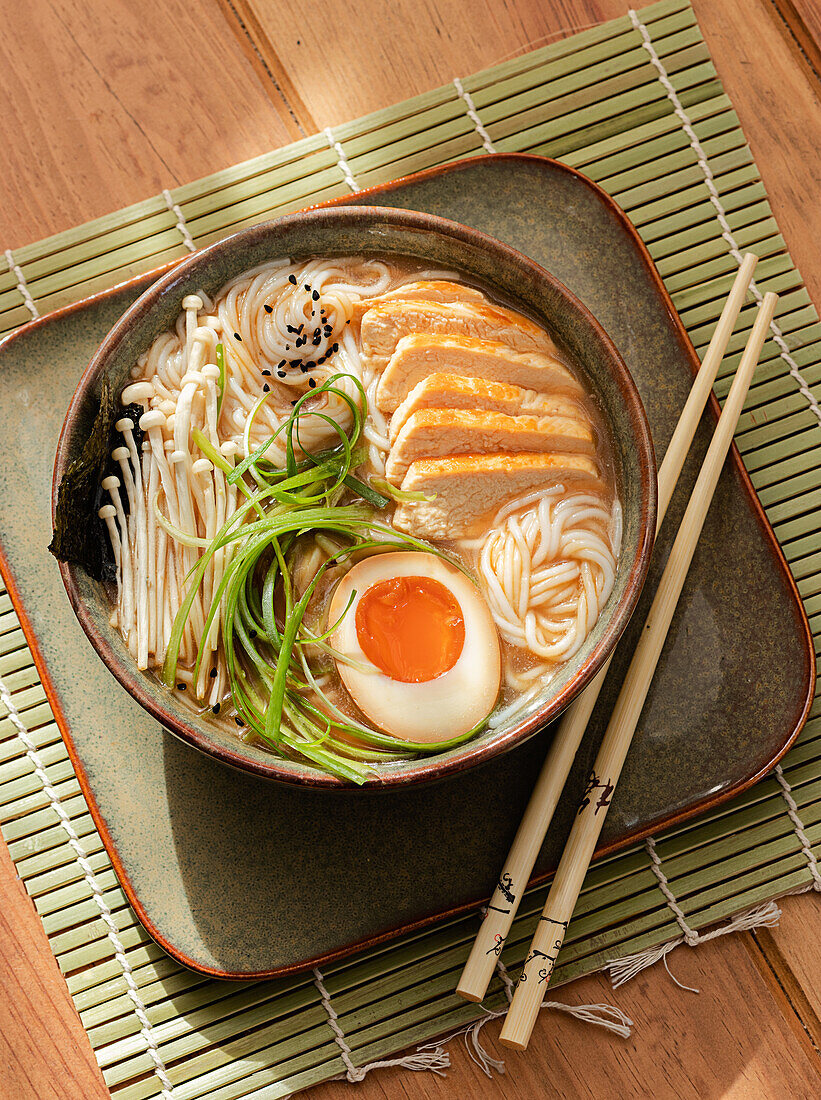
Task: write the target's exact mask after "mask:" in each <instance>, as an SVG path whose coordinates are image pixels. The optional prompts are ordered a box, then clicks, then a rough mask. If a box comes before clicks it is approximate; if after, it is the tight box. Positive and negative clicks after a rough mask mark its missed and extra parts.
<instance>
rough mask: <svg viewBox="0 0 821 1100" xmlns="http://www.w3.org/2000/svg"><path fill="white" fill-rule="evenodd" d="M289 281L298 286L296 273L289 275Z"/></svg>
mask: <svg viewBox="0 0 821 1100" xmlns="http://www.w3.org/2000/svg"><path fill="white" fill-rule="evenodd" d="M288 282H289V283H290V284H291V286H296V275H289V276H288Z"/></svg>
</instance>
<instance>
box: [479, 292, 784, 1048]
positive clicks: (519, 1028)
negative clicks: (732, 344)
mask: <svg viewBox="0 0 821 1100" xmlns="http://www.w3.org/2000/svg"><path fill="white" fill-rule="evenodd" d="M777 301H778V296H777V295H776V294H765V296H764V300H763V301H762V303H761V306H760V307H759V310H758V316H757V317H756V320H755V324H754V325H753V330H752V332H751V333H750V338H749V339H748V341H747V346H746V347H745V349H744V354H743V355H742V357H741V362H740V363H739V366H738V371H737V372H736V376H735V378H734V379H733V384H732V386H731V387H730V392H729V394H728V395H727V400H726V402H725V403H724V409H723V411H722V413H721V417H720V418H719V421H718V426H717V427H716V430H715V433H714V435H713V439H712V442H711V443H710V446H709V449H708V451H707V454H706V456H705V459H704V463H703V465H702V467H701V472H700V473H699V475H698V478H697V480H696V484H695V487H694V488H693V492H692V494H691V496H690V500H689V503H688V505H687V509H686V511H685V513H684V518H683V519H682V521H681V527H680V528H679V531H678V534H677V535H676V540H675V542H674V543H673V549H672V550H671V551H670V557H669V558H668V560H667V564H666V566H665V567H664V572H663V574H662V577H661V581H660V582H659V586H658V589H657V591H656V595H655V597H654V599H653V603H652V606H651V608H650V613H649V615H648V616H647V621H646V622H645V624H644V630H643V631H642V634H641V637H640V638H639V641H638V644H637V646H636V650H635V653H634V654H633V659H632V661H631V662H630V667H629V669H628V670H627V674H626V676H625V678H624V683H623V685H622V689H621V691H620V692H619V697H618V699H617V700H616V705H615V707H614V709H613V713H612V715H611V718H610V722H609V724H608V726H607V730H606V731H605V734H604V740H603V741H602V744H601V748H600V749H599V753H598V756H597V757H596V763H595V764H594V766H593V771H592V773H591V776H590V780H589V781H588V786H587V792H586V795H585V798H584V799H583V800H582V804H581V806H580V807H579V812H578V814H577V816H576V820H575V822H574V824H573V828H572V829H571V831H570V837H569V838H568V841H567V846H566V847H565V850H564V852H563V854H562V858H561V861H560V863H559V867H558V870H557V871H556V877H555V878H554V880H553V885H552V886H551V888H550V893H549V894H548V896H547V901H546V902H545V907H544V910H543V912H542V916H541V917H540V919H539V924H538V925H537V927H536V934H535V935H534V937H533V942H532V944H531V947H530V953H529V954H528V956H527V958H526V959H525V963H524V966H523V968H522V973H521V976H520V978H519V983H518V985H517V986H516V991H515V993H514V995H513V1001H512V1003H511V1005H510V1009H509V1010H508V1013H507V1016H506V1017H505V1022H504V1026H503V1027H502V1031H501V1034H500V1036H499V1038H500V1041H501V1042H502V1043H504V1044H505V1046H510V1047H513V1048H514V1049H516V1050H524V1049H525V1048H526V1047H527V1044H528V1040H529V1039H530V1033H531V1031H532V1030H533V1025H534V1023H535V1021H536V1017H537V1015H538V1013H539V1008H540V1007H541V1003H542V997H543V995H544V992H545V990H546V989H547V986H548V983H549V982H550V976H551V974H552V972H553V967H554V965H555V963H556V958H557V956H558V954H559V950H560V949H561V946H562V943H563V942H564V937H565V933H566V932H567V926H568V923H569V922H570V918H571V917H572V915H573V910H574V909H575V907H576V902H577V900H578V897H579V893H580V891H581V888H582V883H583V882H584V878H585V875H586V873H587V869H588V867H589V865H590V860H591V859H592V857H593V852H594V850H595V847H596V842H597V840H598V838H599V834H600V833H601V829H602V825H603V824H604V819H605V817H606V816H607V809H608V806H609V805H610V800H611V798H612V795H613V791H614V790H615V787H616V784H617V783H618V780H619V775H620V774H621V769H622V766H623V765H624V761H625V758H626V756H627V752H628V749H629V748H630V743H631V741H632V739H633V734H634V732H635V729H636V725H637V723H638V720H639V716H640V715H641V710H642V707H643V706H644V701H645V699H646V698H647V692H648V690H649V688H650V683H651V681H652V679H653V675H654V673H655V670H656V665H657V663H658V659H659V656H660V655H661V651H662V647H663V645H664V641H665V638H666V637H667V631H668V629H669V627H670V622H671V621H672V618H673V613H674V611H675V609H676V604H677V603H678V599H679V596H680V595H681V590H682V588H683V586H684V580H685V578H686V576H687V572H688V570H689V568H690V562H691V561H692V558H693V554H694V553H695V549H696V545H697V543H698V540H699V536H700V535H701V530H702V527H703V526H704V520H705V518H706V516H707V511H708V509H709V507H710V502H711V500H712V498H713V493H714V492H715V488H716V485H717V483H718V479H719V476H720V474H721V470H722V467H723V466H724V460H725V459H726V457H727V452H728V451H729V449H730V444H731V443H732V441H733V433H734V432H735V428H736V424H737V423H738V418H739V416H740V414H741V409H742V407H743V405H744V400H745V398H746V396H747V390H748V389H749V387H750V382H751V381H752V377H753V373H754V372H755V368H756V366H757V365H758V359H759V356H760V354H761V349H762V347H763V345H764V341H765V340H766V338H767V333H768V331H769V327H770V322H771V321H772V318H773V313H774V312H775V305H776V302H777Z"/></svg>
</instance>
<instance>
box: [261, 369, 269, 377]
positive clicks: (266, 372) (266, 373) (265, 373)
mask: <svg viewBox="0 0 821 1100" xmlns="http://www.w3.org/2000/svg"><path fill="white" fill-rule="evenodd" d="M261 373H262V374H264V375H265V377H266V378H267V377H268V375H270V373H271V372H270V371H269V370H264V371H262V372H261Z"/></svg>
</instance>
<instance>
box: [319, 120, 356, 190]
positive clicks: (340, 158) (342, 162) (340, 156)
mask: <svg viewBox="0 0 821 1100" xmlns="http://www.w3.org/2000/svg"><path fill="white" fill-rule="evenodd" d="M322 132H323V133H324V135H325V139H326V141H327V142H328V145H329V146H330V147H331V149H332V150H333V151H334V152H335V153H336V162H337V164H338V166H339V170H340V172H341V173H342V175H343V176H344V177H345V183H347V185H348V187H350V189H351V191H353V192H357V191H361V190H362V189H361V187H360V186H359V184H358V183H357V182H356V180H355V179H354V174H353V172H352V171H351V166H350V164H348V158H347V157H346V156H345V150H344V149H343V148H342V143H341V142H340V141H337V140H336V138H335V137H334V132H333V130H332V129H331V128H330V126H327V127H326V128H325V129H324V130H323V131H322Z"/></svg>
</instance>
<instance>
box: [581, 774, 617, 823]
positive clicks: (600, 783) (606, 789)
mask: <svg viewBox="0 0 821 1100" xmlns="http://www.w3.org/2000/svg"><path fill="white" fill-rule="evenodd" d="M615 789H616V788H615V787H614V785H613V784H612V783H611V782H610V780H609V779H604V780H602V779H599V777H598V776H597V775H596V773H595V772H591V773H590V778H589V779H588V781H587V786H586V787H585V789H584V795H583V796H582V801H581V805H580V806H579V813H582V812H583V811H584V810H586V809H587V807H588V806H589V805H590V799H591V796H592V795H593V793H594V792H595V791H598V790H600V791H601V794H600V795H599V800H598V802H597V803H596V807H595V810H594V811H593V812H594V813H596V814H597V813H598V812H599V810H606V809H607V807H608V806H609V805H610V799H611V798H612V797H613V791H614V790H615Z"/></svg>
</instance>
